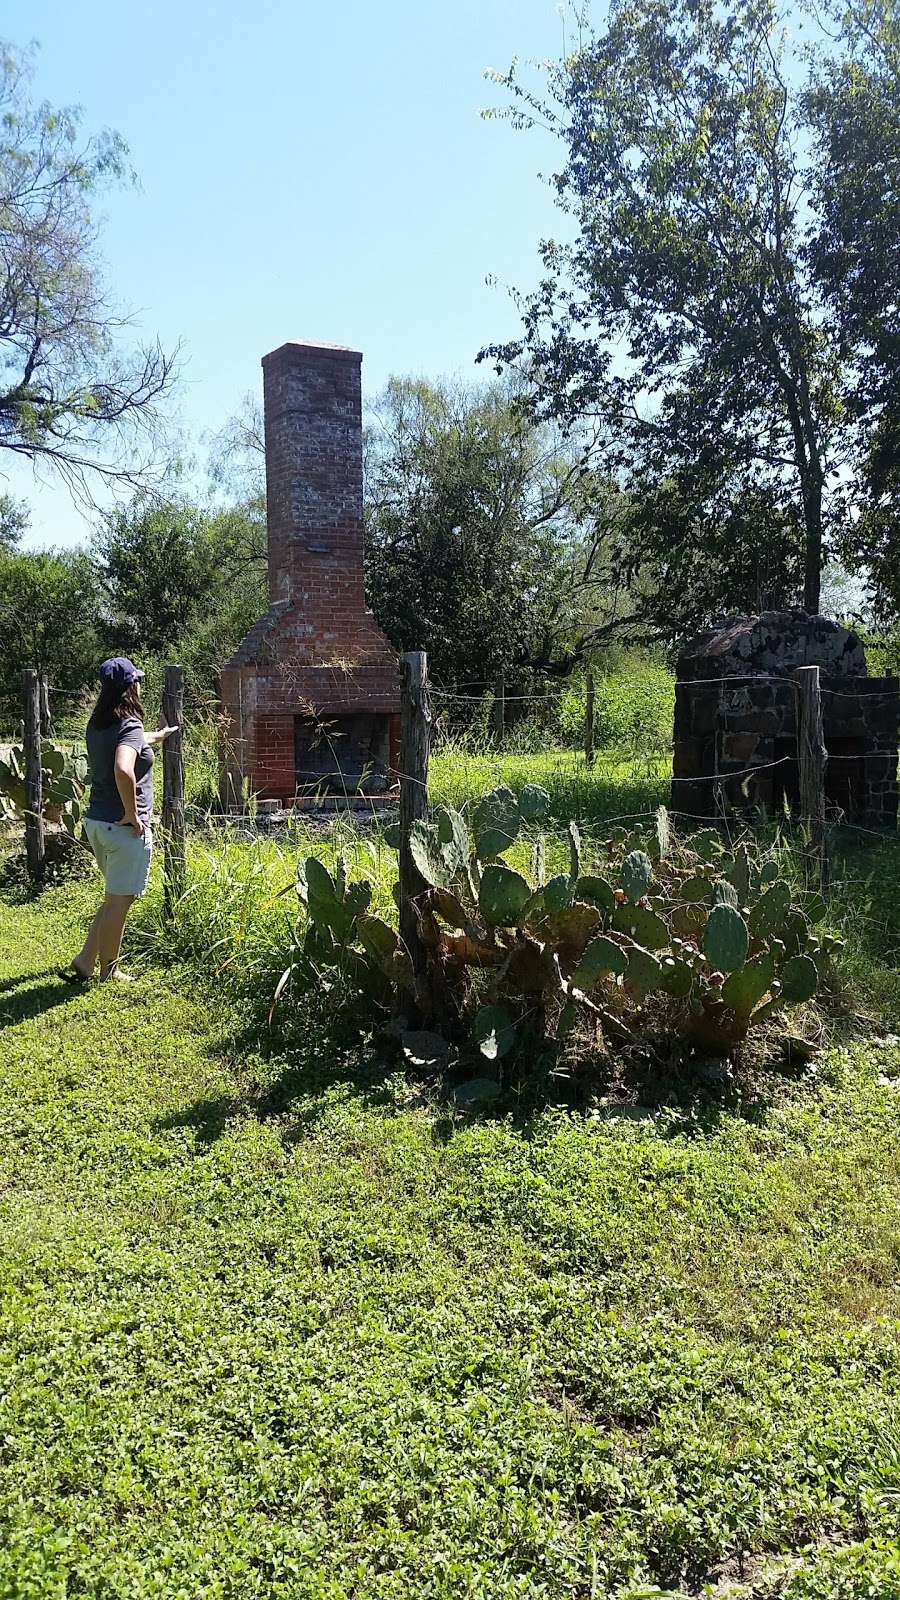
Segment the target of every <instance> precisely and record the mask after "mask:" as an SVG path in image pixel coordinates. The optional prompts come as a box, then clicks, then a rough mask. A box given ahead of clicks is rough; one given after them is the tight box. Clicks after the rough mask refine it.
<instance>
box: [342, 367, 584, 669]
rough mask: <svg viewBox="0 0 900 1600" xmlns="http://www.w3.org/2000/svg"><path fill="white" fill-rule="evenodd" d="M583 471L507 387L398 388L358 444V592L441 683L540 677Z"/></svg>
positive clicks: (565, 586)
mask: <svg viewBox="0 0 900 1600" xmlns="http://www.w3.org/2000/svg"><path fill="white" fill-rule="evenodd" d="M581 476H582V474H581V465H580V458H579V456H578V454H577V453H576V452H574V451H573V450H571V449H569V450H566V449H565V448H563V447H562V446H561V444H560V441H559V440H558V438H557V437H556V435H555V433H554V430H553V429H552V428H550V427H549V426H547V425H541V424H537V423H535V422H534V421H533V420H532V419H531V418H530V417H528V416H527V415H526V413H525V411H524V409H523V408H522V406H521V405H520V404H519V400H518V396H517V394H516V392H515V389H514V387H511V386H510V385H509V384H505V385H499V384H498V385H494V386H492V387H490V388H487V389H481V390H479V389H470V388H466V387H465V386H464V385H461V384H454V383H448V382H445V383H428V382H426V381H424V380H419V379H405V378H394V379H392V380H391V382H390V383H389V384H388V386H387V388H386V390H385V392H384V394H383V395H382V396H381V398H380V399H379V401H378V402H377V403H376V404H375V405H374V406H373V408H372V410H371V413H370V416H369V425H368V429H367V436H366V471H365V505H366V563H367V565H366V581H367V592H368V595H369V600H370V604H371V606H372V609H373V611H374V612H375V615H376V617H377V618H378V620H379V622H380V623H381V625H382V627H383V628H384V629H385V631H386V633H387V634H388V636H389V638H390V639H391V640H392V642H393V644H394V645H395V646H396V647H397V648H398V649H400V650H409V649H415V648H419V647H425V648H427V650H428V652H429V658H430V666H431V670H432V673H433V675H434V677H435V679H436V680H437V681H439V682H444V683H451V682H455V683H463V682H471V683H483V682H490V681H492V680H493V679H494V678H496V677H497V675H498V674H499V673H501V672H504V671H507V672H508V671H514V670H516V669H517V668H522V667H528V666H532V665H538V664H541V665H546V664H547V663H548V662H549V661H550V660H552V658H553V657H554V655H555V653H556V652H557V650H558V649H559V648H560V644H561V641H562V640H563V639H564V638H565V635H566V629H567V625H568V621H569V615H568V609H567V608H568V604H569V598H570V591H571V583H570V570H571V561H572V544H573V538H574V534H575V527H576V513H577V507H578V495H579V491H580V484H581Z"/></svg>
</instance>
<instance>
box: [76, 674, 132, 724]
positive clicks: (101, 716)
mask: <svg viewBox="0 0 900 1600" xmlns="http://www.w3.org/2000/svg"><path fill="white" fill-rule="evenodd" d="M126 717H134V718H136V720H137V721H138V722H143V720H144V707H143V703H142V701H141V686H140V684H139V683H129V684H127V685H126V687H125V688H124V689H123V688H122V685H121V684H120V683H105V684H104V685H103V688H102V689H101V690H100V693H99V695H98V696H97V704H96V705H95V707H94V709H93V711H92V712H91V715H90V719H89V721H88V727H89V728H111V727H112V725H113V723H114V722H124V721H125V719H126Z"/></svg>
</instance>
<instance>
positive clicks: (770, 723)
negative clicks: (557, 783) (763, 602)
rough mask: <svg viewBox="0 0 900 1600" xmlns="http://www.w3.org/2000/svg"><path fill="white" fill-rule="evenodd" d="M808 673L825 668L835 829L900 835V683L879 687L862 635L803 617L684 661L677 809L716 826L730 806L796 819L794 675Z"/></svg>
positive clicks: (771, 615)
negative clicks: (850, 826) (843, 825)
mask: <svg viewBox="0 0 900 1600" xmlns="http://www.w3.org/2000/svg"><path fill="white" fill-rule="evenodd" d="M807 666H819V667H820V668H821V686H822V711H823V720H824V734H825V747H826V750H827V752H828V756H829V760H828V762H827V763H826V768H825V797H826V809H827V813H828V815H829V817H830V818H831V819H832V820H834V821H838V820H842V819H843V820H846V821H848V822H858V823H863V824H864V825H866V826H868V827H885V828H896V826H897V744H898V716H900V695H898V680H897V678H895V677H890V678H870V677H869V676H868V672H867V669H866V658H865V652H864V650H863V646H862V643H861V642H860V640H859V639H858V638H857V637H856V635H855V634H853V633H851V632H849V631H848V630H847V629H846V628H842V627H840V626H839V625H838V624H837V623H836V622H830V621H829V620H828V619H827V618H825V617H817V616H807V614H806V613H805V612H802V611H788V612H765V613H764V614H763V615H762V616H758V617H737V618H731V619H729V620H728V621H725V622H723V623H721V624H720V625H718V626H717V627H715V628H712V629H711V630H710V631H709V632H708V633H704V634H702V635H701V636H700V637H699V638H698V639H695V640H693V642H692V643H691V644H689V645H688V646H687V647H686V649H685V650H684V651H683V652H682V654H681V656H680V658H679V661H678V668H677V674H676V677H677V682H676V688H675V746H674V759H673V768H672V771H673V778H672V806H673V808H674V809H676V810H678V811H682V812H687V813H689V814H690V815H691V816H698V817H701V816H703V817H706V816H713V815H716V814H717V813H718V812H719V811H720V810H721V807H722V804H723V803H724V804H725V805H726V806H727V807H729V808H731V807H733V808H735V809H739V810H740V809H746V808H748V807H754V806H761V807H765V808H766V809H767V810H769V811H783V810H785V809H788V810H791V811H795V810H796V809H797V806H798V803H799V774H798V765H797V732H796V714H797V692H796V688H795V685H794V679H793V673H794V672H795V670H796V669H797V668H798V667H807ZM713 779H717V780H718V782H714V781H710V780H713Z"/></svg>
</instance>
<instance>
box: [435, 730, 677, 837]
mask: <svg viewBox="0 0 900 1600" xmlns="http://www.w3.org/2000/svg"><path fill="white" fill-rule="evenodd" d="M671 773H672V762H671V756H669V755H660V754H659V753H658V752H654V751H650V752H648V753H647V754H646V755H644V756H640V757H638V758H636V757H635V756H634V755H627V754H625V753H621V752H616V751H600V752H598V755H597V760H596V762H595V765H594V766H593V767H592V768H589V767H588V766H587V764H586V762H585V759H584V755H583V753H582V752H581V751H579V750H567V749H563V748H561V747H560V748H551V749H544V750H537V751H531V752H506V751H492V750H490V749H483V750H479V749H478V748H477V747H476V748H473V749H470V748H467V746H466V744H465V743H462V742H460V743H456V744H452V743H449V744H443V745H439V746H437V748H436V749H435V750H434V752H433V754H432V757H431V764H430V768H429V783H428V792H429V797H430V800H431V803H432V804H433V805H441V804H443V805H454V806H461V805H462V804H464V802H465V801H466V800H470V799H472V798H473V797H475V796H477V795H480V794H484V793H485V791H486V790H488V789H492V788H494V786H495V785H496V784H498V783H505V784H508V785H509V787H510V788H511V789H512V790H513V791H514V792H515V793H518V792H519V791H520V790H521V789H522V788H523V787H524V786H525V784H526V783H538V784H540V785H541V786H542V787H543V788H545V789H546V790H547V793H548V794H549V796H550V805H551V811H550V815H551V818H552V819H553V820H554V821H556V822H562V823H568V822H569V821H570V819H574V820H575V821H577V822H579V823H581V824H585V823H586V824H590V823H593V822H596V823H602V822H604V821H606V820H608V819H609V818H611V817H618V816H622V815H632V814H634V813H637V812H646V811H651V810H653V808H654V807H656V806H658V805H660V804H661V803H663V802H664V801H667V800H668V797H669V790H670V787H671Z"/></svg>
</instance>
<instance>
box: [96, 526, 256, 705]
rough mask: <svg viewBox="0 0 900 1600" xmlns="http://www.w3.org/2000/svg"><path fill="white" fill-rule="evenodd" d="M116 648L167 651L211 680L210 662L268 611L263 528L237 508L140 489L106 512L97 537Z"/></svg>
mask: <svg viewBox="0 0 900 1600" xmlns="http://www.w3.org/2000/svg"><path fill="white" fill-rule="evenodd" d="M95 554H96V557H97V561H98V565H99V570H100V573H101V576H102V580H103V584H104V588H105V592H106V597H107V603H108V607H109V613H110V622H109V630H110V635H109V636H110V639H111V640H112V642H113V643H114V644H115V646H116V647H117V648H119V649H122V650H128V651H135V652H137V653H140V654H141V655H150V656H159V655H162V654H165V653H166V652H173V651H174V650H175V648H176V646H177V653H178V659H179V660H180V661H181V662H182V664H184V665H185V666H186V667H187V668H188V669H189V670H190V671H191V673H192V675H193V676H195V677H196V678H197V679H198V682H199V683H200V684H204V685H205V686H206V687H207V688H211V687H212V685H213V684H214V680H215V672H216V670H217V668H218V667H219V666H221V664H222V662H223V660H224V659H225V658H226V657H227V655H228V654H229V653H230V652H231V650H233V649H234V648H235V646H236V645H237V644H238V643H239V642H240V640H241V638H242V637H243V635H244V634H245V633H246V631H247V629H248V628H249V627H250V624H251V623H252V622H254V621H256V619H257V618H258V617H259V616H260V615H261V614H262V613H263V612H264V611H265V609H266V604H267V592H266V584H265V559H264V558H265V530H264V526H263V524H262V523H261V522H260V520H259V519H258V518H256V517H251V516H248V515H247V514H245V513H244V512H242V511H241V510H239V509H236V510H232V511H227V512H217V513H213V512H210V511H208V510H205V509H203V508H202V507H200V506H197V505H192V504H190V503H189V502H187V501H185V500H179V501H174V500H173V501H168V502H166V501H160V500H159V499H158V498H151V497H149V496H140V495H139V496H137V497H136V498H135V499H134V500H133V501H132V502H131V503H130V505H128V506H124V507H118V508H117V509H116V510H115V511H112V512H110V514H109V515H108V516H107V517H106V519H105V521H104V523H103V525H102V526H101V528H100V529H99V531H98V533H97V536H96V540H95Z"/></svg>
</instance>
